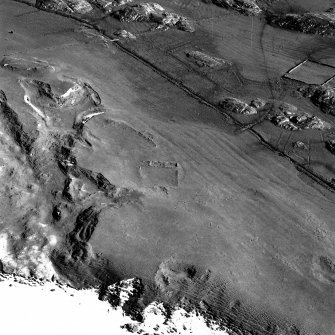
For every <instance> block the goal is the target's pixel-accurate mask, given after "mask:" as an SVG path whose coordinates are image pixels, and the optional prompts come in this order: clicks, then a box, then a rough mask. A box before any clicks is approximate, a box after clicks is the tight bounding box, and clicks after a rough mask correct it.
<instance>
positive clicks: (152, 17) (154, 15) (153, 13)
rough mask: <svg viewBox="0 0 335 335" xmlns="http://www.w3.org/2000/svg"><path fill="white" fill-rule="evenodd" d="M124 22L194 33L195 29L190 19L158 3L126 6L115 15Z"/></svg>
mask: <svg viewBox="0 0 335 335" xmlns="http://www.w3.org/2000/svg"><path fill="white" fill-rule="evenodd" d="M113 15H114V16H115V17H116V18H117V19H119V20H120V21H122V22H134V21H137V22H151V23H155V24H157V25H158V26H165V27H175V28H177V29H180V30H184V31H188V32H193V31H194V27H193V24H192V23H191V21H190V20H189V19H187V18H186V17H183V16H180V15H178V14H175V13H170V12H168V11H166V10H165V9H164V7H162V6H161V5H159V4H157V3H152V2H150V3H141V4H136V5H126V6H125V7H124V8H122V9H120V10H118V11H116V12H114V14H113Z"/></svg>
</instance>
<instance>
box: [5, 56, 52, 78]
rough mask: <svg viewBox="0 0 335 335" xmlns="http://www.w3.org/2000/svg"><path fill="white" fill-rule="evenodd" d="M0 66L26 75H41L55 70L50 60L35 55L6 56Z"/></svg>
mask: <svg viewBox="0 0 335 335" xmlns="http://www.w3.org/2000/svg"><path fill="white" fill-rule="evenodd" d="M0 66H1V67H2V68H4V69H6V70H11V71H15V72H18V73H21V74H25V75H32V74H33V75H41V74H43V73H45V72H53V71H54V70H55V69H54V67H53V66H51V65H50V64H49V63H48V62H46V61H43V60H40V59H37V58H34V57H18V56H5V57H4V58H3V59H2V60H1V62H0Z"/></svg>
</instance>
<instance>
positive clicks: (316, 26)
mask: <svg viewBox="0 0 335 335" xmlns="http://www.w3.org/2000/svg"><path fill="white" fill-rule="evenodd" d="M268 23H269V24H270V25H273V26H277V27H280V28H283V29H288V30H295V31H300V32H303V33H306V34H315V35H326V36H334V34H335V13H334V9H329V10H328V11H326V12H323V13H305V14H302V15H300V14H285V15H269V16H268Z"/></svg>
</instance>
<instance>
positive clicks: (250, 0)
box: [213, 0, 262, 15]
mask: <svg viewBox="0 0 335 335" xmlns="http://www.w3.org/2000/svg"><path fill="white" fill-rule="evenodd" d="M213 3H214V4H215V5H217V6H220V7H224V8H227V9H234V10H236V11H238V12H240V13H242V14H245V15H259V14H260V13H261V12H262V10H261V8H260V7H259V6H258V5H257V3H256V1H255V0H213Z"/></svg>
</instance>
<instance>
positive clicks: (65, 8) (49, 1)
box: [36, 0, 93, 14]
mask: <svg viewBox="0 0 335 335" xmlns="http://www.w3.org/2000/svg"><path fill="white" fill-rule="evenodd" d="M36 7H37V8H39V9H47V10H54V11H60V12H65V13H68V14H87V13H89V12H91V11H92V10H93V7H92V5H91V4H90V3H89V2H88V1H86V0H36Z"/></svg>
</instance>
